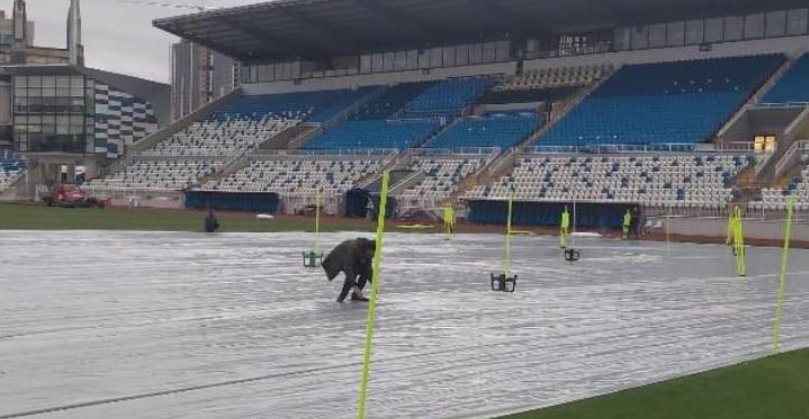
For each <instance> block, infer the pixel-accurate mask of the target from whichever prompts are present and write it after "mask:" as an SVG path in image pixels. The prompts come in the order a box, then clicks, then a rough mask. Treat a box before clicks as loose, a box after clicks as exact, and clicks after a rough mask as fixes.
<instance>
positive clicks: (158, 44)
mask: <svg viewBox="0 0 809 419" xmlns="http://www.w3.org/2000/svg"><path fill="white" fill-rule="evenodd" d="M118 1H125V2H130V1H131V2H140V1H144V2H156V1H157V2H161V3H170V4H193V5H197V4H200V0H81V12H82V40H83V41H84V55H85V59H86V64H87V66H89V67H95V68H100V69H103V70H109V71H115V72H120V73H124V74H129V75H133V76H138V77H143V78H147V79H151V80H156V81H161V82H168V81H169V45H170V44H171V43H172V42H176V40H177V38H176V37H174V36H172V35H169V34H168V33H165V32H163V31H161V30H159V29H157V28H155V27H153V26H152V20H153V19H155V18H159V17H167V16H175V15H180V14H186V13H191V12H193V10H186V9H180V8H173V7H158V6H150V5H143V4H125V3H119V2H118ZM261 1H262V0H205V5H206V6H238V5H243V4H251V3H258V2H261ZM12 4H13V0H0V9H3V10H5V11H6V13H7V14H8V15H9V17H10V14H11V10H12V9H11V6H12ZM26 5H27V6H28V20H31V21H33V22H34V23H35V25H36V35H35V44H36V45H38V46H47V47H59V48H64V47H65V37H66V28H65V25H66V24H67V9H68V7H69V6H70V0H27V1H26Z"/></svg>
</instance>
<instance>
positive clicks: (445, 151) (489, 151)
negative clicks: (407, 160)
mask: <svg viewBox="0 0 809 419" xmlns="http://www.w3.org/2000/svg"><path fill="white" fill-rule="evenodd" d="M500 150H501V149H500V147H455V148H417V149H411V150H410V151H408V154H409V155H411V156H414V157H417V156H458V155H472V156H491V155H498V154H500Z"/></svg>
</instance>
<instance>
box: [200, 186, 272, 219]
mask: <svg viewBox="0 0 809 419" xmlns="http://www.w3.org/2000/svg"><path fill="white" fill-rule="evenodd" d="M279 202H280V199H279V196H278V194H277V193H274V192H214V191H188V192H186V193H185V208H186V209H190V210H208V209H212V210H217V211H242V212H262V213H266V214H275V213H276V212H278V206H279Z"/></svg>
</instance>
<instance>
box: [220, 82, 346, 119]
mask: <svg viewBox="0 0 809 419" xmlns="http://www.w3.org/2000/svg"><path fill="white" fill-rule="evenodd" d="M350 94H351V91H350V90H345V89H343V90H324V91H317V92H301V93H281V94H273V95H245V96H242V97H240V98H238V99H237V100H236V101H234V102H231V103H229V104H227V105H226V106H225V107H223V108H222V109H220V110H219V111H217V112H215V113H214V114H213V115H211V116H210V117H209V118H208V119H209V120H214V121H227V120H233V119H253V120H260V119H262V118H264V117H265V116H267V115H275V116H279V117H284V118H289V119H305V118H306V117H307V116H308V115H312V114H313V113H315V112H316V111H318V110H320V109H323V108H325V107H327V106H328V105H330V104H332V103H335V102H337V101H338V100H340V99H342V98H343V97H345V96H348V95H350ZM338 112H339V110H338Z"/></svg>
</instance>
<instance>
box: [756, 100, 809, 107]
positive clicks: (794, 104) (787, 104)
mask: <svg viewBox="0 0 809 419" xmlns="http://www.w3.org/2000/svg"><path fill="white" fill-rule="evenodd" d="M756 107H757V108H766V109H803V108H807V107H809V102H785V103H769V102H765V103H759V104H758V105H756Z"/></svg>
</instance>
